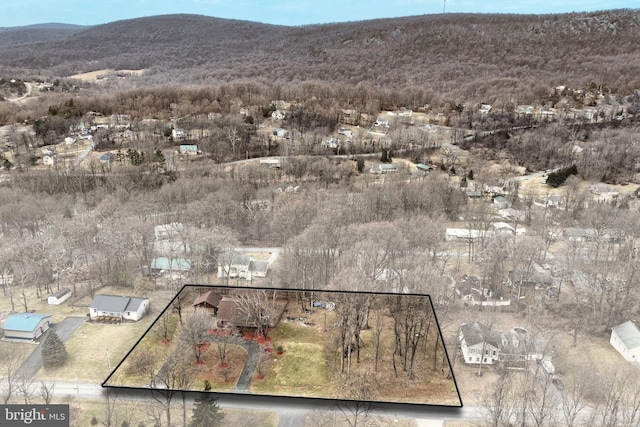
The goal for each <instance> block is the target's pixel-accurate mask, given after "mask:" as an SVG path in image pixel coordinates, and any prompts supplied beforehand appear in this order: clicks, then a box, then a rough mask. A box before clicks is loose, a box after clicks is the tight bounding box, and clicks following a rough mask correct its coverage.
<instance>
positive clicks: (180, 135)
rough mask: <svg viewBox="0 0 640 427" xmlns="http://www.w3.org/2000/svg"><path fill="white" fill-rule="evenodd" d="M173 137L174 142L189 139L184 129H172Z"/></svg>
mask: <svg viewBox="0 0 640 427" xmlns="http://www.w3.org/2000/svg"><path fill="white" fill-rule="evenodd" d="M171 137H172V138H173V139H174V140H183V139H187V133H186V132H185V131H184V129H177V128H176V129H172V130H171Z"/></svg>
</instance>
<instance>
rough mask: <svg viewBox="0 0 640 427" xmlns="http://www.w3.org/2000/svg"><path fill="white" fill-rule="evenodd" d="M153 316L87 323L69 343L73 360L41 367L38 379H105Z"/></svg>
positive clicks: (69, 353) (70, 356)
mask: <svg viewBox="0 0 640 427" xmlns="http://www.w3.org/2000/svg"><path fill="white" fill-rule="evenodd" d="M152 320H153V319H151V318H150V317H145V318H143V319H142V320H141V321H140V322H137V323H122V324H119V325H112V324H93V323H84V324H82V326H80V328H78V330H77V331H76V332H75V333H74V334H73V335H72V336H71V338H69V340H68V341H67V342H66V343H65V347H66V349H67V353H68V355H69V359H68V361H67V363H66V364H65V365H64V366H62V367H59V368H52V369H46V368H43V369H41V370H40V371H39V372H38V374H37V375H36V379H37V380H61V379H70V378H75V376H76V375H77V376H78V379H79V380H80V381H88V382H102V381H104V380H105V378H107V376H108V375H109V374H110V373H111V371H112V369H115V367H116V366H117V365H118V363H120V361H121V360H122V359H123V358H124V357H125V355H126V354H127V353H128V352H129V350H131V348H132V347H133V346H134V345H135V343H136V342H137V341H138V339H140V337H141V336H142V335H143V334H144V332H145V330H146V329H147V328H148V327H149V324H150V323H151V322H152Z"/></svg>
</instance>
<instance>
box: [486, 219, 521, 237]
mask: <svg viewBox="0 0 640 427" xmlns="http://www.w3.org/2000/svg"><path fill="white" fill-rule="evenodd" d="M492 227H493V230H494V231H495V233H496V234H502V235H505V234H507V235H514V234H524V232H525V231H526V230H525V229H524V228H522V227H518V228H515V227H513V226H512V225H511V224H507V223H506V222H494V223H493V224H492Z"/></svg>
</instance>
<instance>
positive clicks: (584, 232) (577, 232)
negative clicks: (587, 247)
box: [562, 227, 625, 243]
mask: <svg viewBox="0 0 640 427" xmlns="http://www.w3.org/2000/svg"><path fill="white" fill-rule="evenodd" d="M562 236H563V237H564V238H565V239H567V240H568V241H570V242H595V241H600V242H609V243H615V242H621V241H623V240H624V239H625V232H624V230H619V229H615V228H607V229H604V230H600V231H598V230H596V229H595V228H576V227H567V228H565V229H563V230H562Z"/></svg>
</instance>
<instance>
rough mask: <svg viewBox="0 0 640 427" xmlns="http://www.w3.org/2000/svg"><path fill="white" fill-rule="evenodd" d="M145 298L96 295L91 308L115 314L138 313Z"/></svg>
mask: <svg viewBox="0 0 640 427" xmlns="http://www.w3.org/2000/svg"><path fill="white" fill-rule="evenodd" d="M144 300H145V298H137V297H121V296H115V295H96V296H95V297H93V301H91V305H89V308H95V309H97V310H98V311H110V312H113V313H124V312H125V311H137V310H138V308H140V304H142V302H143V301H144Z"/></svg>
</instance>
